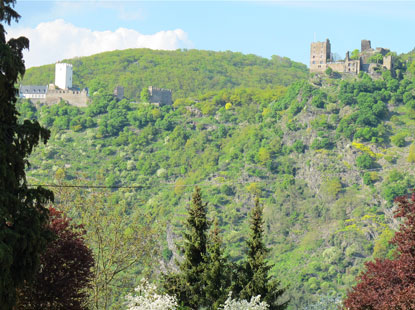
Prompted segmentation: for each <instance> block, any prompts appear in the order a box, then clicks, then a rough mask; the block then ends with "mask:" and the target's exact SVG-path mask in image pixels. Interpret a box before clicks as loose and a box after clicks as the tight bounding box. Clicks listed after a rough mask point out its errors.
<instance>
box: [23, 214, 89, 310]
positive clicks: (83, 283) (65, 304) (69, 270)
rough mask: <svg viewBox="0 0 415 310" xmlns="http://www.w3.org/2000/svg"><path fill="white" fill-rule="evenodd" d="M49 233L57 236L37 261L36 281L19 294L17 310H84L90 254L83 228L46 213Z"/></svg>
mask: <svg viewBox="0 0 415 310" xmlns="http://www.w3.org/2000/svg"><path fill="white" fill-rule="evenodd" d="M49 212H50V224H49V229H50V230H51V231H52V232H53V233H54V234H55V235H56V238H55V240H54V241H52V242H50V243H49V245H48V247H47V248H46V250H45V252H44V253H43V254H42V256H41V258H40V264H41V267H40V269H39V271H38V273H37V274H36V276H35V279H34V280H33V281H32V282H30V283H25V285H24V286H23V287H22V288H21V289H19V291H18V303H17V306H16V309H18V310H23V309H31V310H41V309H42V310H52V309H53V310H64V309H65V310H83V309H87V307H86V298H87V295H86V288H87V287H88V284H89V282H90V280H91V279H92V271H91V268H92V266H93V265H94V259H93V256H92V251H91V250H90V249H89V248H88V247H87V246H86V245H85V243H84V239H83V235H84V231H83V230H82V227H80V226H77V225H73V224H71V222H70V220H69V219H68V218H66V217H65V216H64V215H63V214H62V212H60V211H57V210H55V209H53V208H50V209H49Z"/></svg>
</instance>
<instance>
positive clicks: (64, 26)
mask: <svg viewBox="0 0 415 310" xmlns="http://www.w3.org/2000/svg"><path fill="white" fill-rule="evenodd" d="M15 9H16V10H17V11H18V13H19V14H20V15H21V16H22V18H21V20H20V22H19V23H18V24H15V23H14V24H12V26H11V27H10V28H8V31H9V34H10V35H11V36H17V35H25V36H28V37H29V39H31V40H32V45H31V50H30V51H29V52H28V53H26V55H25V56H26V60H27V65H28V66H29V67H30V66H33V65H41V64H46V63H53V62H56V61H58V60H61V59H63V58H69V57H74V56H83V55H89V54H93V53H96V52H100V51H104V50H111V49H123V48H129V47H149V48H161V49H176V48H196V49H205V50H216V51H224V50H231V51H238V52H242V53H245V54H248V53H253V54H256V55H260V56H263V57H271V55H280V56H287V57H289V58H291V59H293V60H296V61H300V62H303V63H305V64H308V57H309V46H310V43H311V42H312V41H313V40H314V38H316V39H317V40H318V41H323V40H325V39H326V38H329V39H330V41H331V43H332V51H333V52H337V53H338V54H340V56H341V57H344V54H345V52H346V51H347V50H353V49H355V48H360V40H361V39H370V40H371V41H372V47H377V46H381V47H387V48H390V49H392V50H394V51H396V52H398V53H402V52H408V51H410V50H412V49H413V48H414V47H415V36H414V35H413V33H414V31H413V29H415V2H414V1H402V2H400V1H347V2H345V1H318V2H317V1H303V2H294V1H290V2H282V1H100V0H91V1H31V0H26V1H17V5H16V7H15Z"/></svg>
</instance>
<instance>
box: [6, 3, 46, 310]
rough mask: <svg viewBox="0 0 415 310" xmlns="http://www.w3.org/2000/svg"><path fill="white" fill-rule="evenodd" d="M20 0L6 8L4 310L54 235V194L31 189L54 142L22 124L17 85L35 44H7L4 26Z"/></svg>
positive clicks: (16, 16) (16, 41)
mask: <svg viewBox="0 0 415 310" xmlns="http://www.w3.org/2000/svg"><path fill="white" fill-rule="evenodd" d="M14 3H15V1H14V0H3V1H1V5H0V309H2V310H3V309H12V308H13V305H14V303H15V297H16V288H17V287H19V286H20V285H22V284H23V282H24V281H26V280H30V279H31V278H32V277H33V275H34V274H35V273H36V269H37V268H38V267H39V255H40V253H41V251H42V250H43V248H44V247H45V245H46V242H47V241H48V239H49V237H50V234H49V233H48V231H47V229H46V228H45V227H46V224H47V220H48V211H47V209H46V208H45V207H44V205H45V204H46V203H47V202H48V201H50V200H52V199H53V194H52V192H50V191H48V190H45V189H44V188H41V187H38V188H36V189H33V188H29V187H28V185H27V181H26V173H25V168H26V167H28V165H29V162H28V156H29V155H30V154H31V153H32V151H33V148H34V147H35V146H37V145H38V144H39V142H44V143H46V141H47V140H48V138H49V134H50V133H49V131H48V130H47V129H45V128H43V127H41V126H40V125H39V123H38V122H37V121H29V120H26V121H24V123H18V115H19V114H18V112H17V110H16V107H15V103H16V100H17V99H16V96H17V93H18V90H17V89H16V88H15V85H16V83H17V80H18V78H19V77H20V76H22V75H23V74H24V73H25V66H24V61H23V54H22V52H23V50H24V49H26V48H28V47H29V40H28V39H26V38H24V37H20V38H17V39H10V40H8V41H6V38H5V34H6V32H5V29H4V25H5V24H8V25H10V23H11V22H12V21H16V22H17V21H18V20H19V18H20V16H19V14H17V12H16V11H14V10H13V6H14Z"/></svg>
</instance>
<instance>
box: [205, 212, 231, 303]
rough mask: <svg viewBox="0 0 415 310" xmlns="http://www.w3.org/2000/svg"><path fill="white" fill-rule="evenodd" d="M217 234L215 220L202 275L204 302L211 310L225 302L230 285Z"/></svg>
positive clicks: (225, 260) (227, 267)
mask: <svg viewBox="0 0 415 310" xmlns="http://www.w3.org/2000/svg"><path fill="white" fill-rule="evenodd" d="M219 234H220V229H219V225H218V221H217V219H216V220H215V222H214V227H213V230H212V232H211V234H210V238H209V243H208V249H207V252H208V258H207V266H206V269H205V274H204V278H205V281H206V287H205V295H206V301H207V303H208V304H209V305H210V307H211V308H212V309H218V307H219V306H220V305H221V304H223V303H224V302H225V301H226V298H227V297H228V293H229V288H230V284H231V283H230V282H231V278H230V265H229V264H228V261H227V258H226V257H225V256H224V254H223V250H222V239H221V238H220V235H219Z"/></svg>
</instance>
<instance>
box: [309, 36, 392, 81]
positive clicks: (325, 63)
mask: <svg viewBox="0 0 415 310" xmlns="http://www.w3.org/2000/svg"><path fill="white" fill-rule="evenodd" d="M356 51H357V50H356ZM389 52H390V50H389V49H385V48H382V47H377V48H376V49H373V48H372V47H371V43H370V41H369V40H362V41H361V49H360V52H359V53H357V54H356V53H353V55H352V57H350V54H349V52H347V53H346V58H345V59H344V60H340V61H335V60H334V59H333V54H332V53H331V44H330V40H329V39H326V41H325V42H313V43H311V48H310V72H316V73H322V72H325V71H326V69H328V68H331V69H332V70H333V71H336V72H339V73H349V74H358V73H359V72H360V71H364V72H367V73H369V74H377V73H378V71H379V70H380V69H382V68H384V69H386V70H391V69H392V55H390V54H389ZM375 55H379V57H378V59H379V61H377V62H372V59H373V57H374V56H375Z"/></svg>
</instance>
